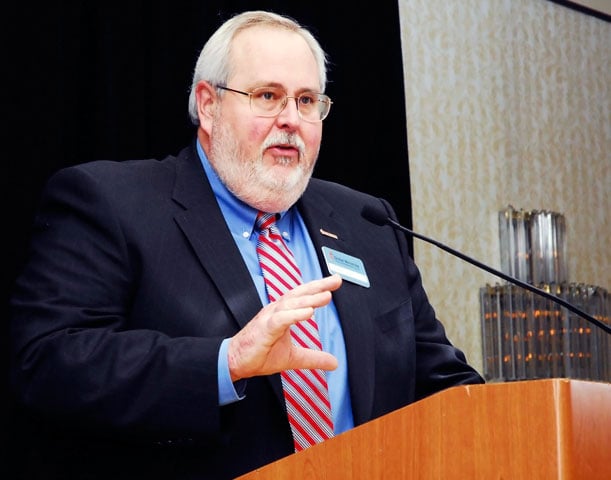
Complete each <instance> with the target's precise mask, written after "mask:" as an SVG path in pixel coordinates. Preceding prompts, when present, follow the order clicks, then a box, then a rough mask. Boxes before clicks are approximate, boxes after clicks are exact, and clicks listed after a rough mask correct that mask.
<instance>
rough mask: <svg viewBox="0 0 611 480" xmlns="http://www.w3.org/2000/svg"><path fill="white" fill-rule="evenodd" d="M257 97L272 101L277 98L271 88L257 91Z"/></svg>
mask: <svg viewBox="0 0 611 480" xmlns="http://www.w3.org/2000/svg"><path fill="white" fill-rule="evenodd" d="M257 97H259V98H260V99H261V100H271V101H274V100H277V99H278V94H277V93H276V92H274V91H273V90H263V91H261V92H257Z"/></svg>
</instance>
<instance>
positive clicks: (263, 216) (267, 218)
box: [256, 212, 276, 232]
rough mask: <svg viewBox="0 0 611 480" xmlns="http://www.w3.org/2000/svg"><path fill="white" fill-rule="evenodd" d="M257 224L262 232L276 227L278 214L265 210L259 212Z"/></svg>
mask: <svg viewBox="0 0 611 480" xmlns="http://www.w3.org/2000/svg"><path fill="white" fill-rule="evenodd" d="M256 226H257V229H258V230H259V231H260V232H264V231H265V230H270V229H272V228H274V227H275V226H276V214H275V213H265V212H259V213H257V220H256Z"/></svg>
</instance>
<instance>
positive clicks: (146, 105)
mask: <svg viewBox="0 0 611 480" xmlns="http://www.w3.org/2000/svg"><path fill="white" fill-rule="evenodd" d="M397 3H398V2H397V1H396V0H395V1H381V2H380V1H378V2H370V1H353V2H348V3H346V2H332V1H324V2H322V1H310V2H286V1H271V0H270V1H247V0H244V1H238V0H225V1H207V0H206V1H203V0H190V1H180V0H174V1H168V0H158V1H144V0H140V1H129V0H124V1H121V2H118V1H114V0H109V1H103V2H102V1H99V2H95V1H80V0H78V1H49V2H27V1H22V2H20V3H17V4H13V5H12V6H11V7H10V8H8V7H7V11H5V14H4V23H5V26H4V28H3V34H4V35H5V36H6V38H5V41H4V42H3V44H4V48H5V50H6V52H5V53H6V55H5V58H7V59H8V63H7V65H8V68H7V69H6V70H5V72H4V75H5V79H4V80H5V82H8V85H7V86H5V88H3V96H4V97H5V101H4V102H3V104H4V105H5V109H4V111H5V118H4V121H5V125H7V127H5V133H8V135H7V138H6V142H5V144H6V145H8V149H5V152H7V157H6V158H5V159H4V168H5V174H4V176H3V178H4V183H5V185H4V189H3V190H4V192H5V195H6V197H5V205H7V207H6V209H5V212H7V213H6V214H5V215H6V217H5V218H7V219H8V220H9V221H8V222H5V228H4V232H5V233H4V239H5V245H6V244H7V243H8V247H7V248H6V250H5V251H6V252H7V260H8V261H7V262H6V264H5V265H6V267H5V268H4V273H5V293H6V298H8V295H9V292H10V288H11V285H12V283H13V281H14V278H15V276H16V274H17V272H18V271H19V269H20V268H21V266H22V264H23V261H24V259H25V256H26V252H27V241H28V238H29V231H30V224H31V222H32V217H33V214H34V209H35V207H36V203H37V200H38V195H39V193H40V189H41V188H42V185H43V184H44V182H45V181H46V179H47V178H48V177H49V175H50V174H51V173H53V172H54V171H56V170H57V169H59V168H61V167H63V166H67V165H72V164H75V163H80V162H84V161H88V160H94V159H101V158H110V159H119V160H122V159H128V158H144V157H162V156H165V155H167V154H170V153H176V152H178V151H179V150H180V149H181V148H182V147H183V146H184V145H186V144H187V142H189V141H190V140H191V139H192V137H193V135H194V132H195V130H194V127H193V126H192V125H191V123H190V121H189V119H188V115H187V98H188V92H189V87H190V84H191V75H192V71H193V68H194V65H195V61H196V59H197V56H198V54H199V51H200V49H201V47H202V45H203V43H204V42H205V40H206V39H207V38H208V36H209V35H210V34H211V33H212V31H213V30H214V29H216V28H217V27H218V26H219V25H220V24H221V22H222V21H224V20H226V19H227V18H229V16H231V15H232V14H233V13H237V12H240V11H243V10H251V9H259V8H260V9H269V10H273V11H275V12H278V13H283V14H288V15H291V16H293V17H294V18H296V19H297V20H298V21H300V22H301V23H302V24H304V25H305V26H308V27H309V28H310V29H311V30H312V31H313V33H314V34H315V36H316V37H317V38H318V39H319V40H320V42H321V44H322V45H323V47H324V48H325V50H326V51H327V53H328V54H329V58H330V61H331V63H330V69H329V75H328V77H329V80H330V82H329V85H328V88H327V93H328V94H329V95H330V96H331V97H332V99H333V101H334V105H333V108H332V110H331V114H330V116H329V117H328V118H327V120H325V125H324V129H323V145H322V148H321V153H320V157H319V162H318V164H317V167H316V172H315V175H316V176H318V177H322V178H326V179H329V180H336V181H339V182H341V183H344V184H347V185H350V186H352V187H355V188H357V189H360V190H363V191H366V192H369V193H372V194H374V195H378V196H383V197H385V198H387V199H388V200H390V201H391V202H392V204H393V205H394V207H395V208H396V210H397V213H398V215H399V219H400V221H401V222H402V223H404V224H405V225H407V226H411V209H410V190H409V171H408V161H407V134H406V122H405V104H404V102H405V99H404V90H403V70H402V58H401V40H400V25H399V12H398V4H397ZM372 228H376V227H372ZM4 317H5V319H6V317H7V315H6V314H5V315H4ZM6 324H7V322H6V321H5V322H3V330H2V332H1V336H2V352H3V358H4V359H5V361H4V362H3V367H4V366H5V365H7V363H6V362H7V361H8V359H7V357H6V356H5V355H4V352H5V351H6V346H7V343H6V342H7V340H6V338H7V329H6ZM5 371H6V369H3V372H5ZM2 398H3V402H6V406H3V408H2V411H3V412H7V414H8V415H7V416H8V419H9V422H8V425H7V427H8V428H1V427H0V428H1V429H2V431H5V432H9V434H8V435H7V442H6V444H7V445H6V448H3V453H7V452H8V453H10V455H11V456H12V458H13V459H15V458H18V452H17V451H16V450H17V448H13V447H15V442H16V440H17V439H19V432H20V426H19V424H18V422H16V421H15V420H14V417H13V416H12V413H11V401H10V396H8V395H2ZM0 460H1V459H0ZM2 463H3V464H4V465H6V463H5V462H2ZM7 478H8V477H7ZM11 478H15V477H11Z"/></svg>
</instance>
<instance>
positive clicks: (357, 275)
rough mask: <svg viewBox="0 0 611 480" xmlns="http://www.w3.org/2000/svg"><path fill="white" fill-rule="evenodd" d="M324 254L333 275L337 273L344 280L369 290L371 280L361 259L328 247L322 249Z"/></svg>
mask: <svg viewBox="0 0 611 480" xmlns="http://www.w3.org/2000/svg"><path fill="white" fill-rule="evenodd" d="M322 254H323V255H324V257H325V262H326V263H327V268H328V269H329V272H330V273H331V274H334V273H337V274H338V275H339V276H340V277H342V278H343V279H344V280H347V281H349V282H352V283H356V284H357V285H361V286H363V287H366V288H369V278H367V272H365V265H363V262H362V260H361V259H359V258H356V257H353V256H351V255H347V254H345V253H342V252H338V251H337V250H333V249H331V248H328V247H322Z"/></svg>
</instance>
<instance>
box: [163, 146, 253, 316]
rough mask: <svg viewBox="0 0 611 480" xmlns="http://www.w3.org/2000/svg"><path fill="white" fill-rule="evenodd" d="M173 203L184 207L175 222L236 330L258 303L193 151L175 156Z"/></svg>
mask: <svg viewBox="0 0 611 480" xmlns="http://www.w3.org/2000/svg"><path fill="white" fill-rule="evenodd" d="M174 200H175V201H176V202H178V203H180V204H181V205H182V206H183V207H184V210H183V211H182V212H180V213H178V214H177V215H176V216H175V220H176V222H177V223H178V225H179V227H180V228H181V229H182V231H183V233H184V234H185V236H186V238H187V240H188V241H189V243H190V244H191V246H192V247H193V250H194V252H195V255H196V256H197V258H198V260H199V261H200V263H201V264H202V266H203V268H204V269H205V270H206V271H207V272H208V273H209V276H210V279H211V281H212V282H213V283H214V284H215V285H216V287H217V289H218V291H219V292H220V294H221V296H222V297H223V299H224V300H225V303H226V304H227V307H228V308H229V310H230V311H231V313H232V314H233V316H234V318H235V319H236V321H237V323H238V326H239V327H240V328H241V327H243V326H244V325H246V323H247V322H248V321H249V320H250V319H251V318H252V317H254V316H255V315H256V313H257V312H258V311H259V310H260V309H261V301H260V300H259V296H258V294H257V290H256V288H255V286H254V283H253V282H252V279H251V277H250V274H249V272H248V269H247V268H246V265H244V262H243V260H242V255H241V254H240V252H239V250H238V247H237V246H236V244H235V242H234V240H233V237H232V236H231V232H230V231H229V229H228V228H227V224H226V223H225V219H224V218H223V215H222V213H221V210H220V208H219V207H218V204H217V201H216V198H215V197H214V193H213V192H212V188H211V187H210V184H209V183H208V179H207V178H206V175H205V173H204V170H203V168H202V165H201V163H200V160H199V157H198V155H197V152H196V151H195V148H188V149H185V150H183V151H182V152H181V154H180V155H179V159H178V162H177V168H176V185H175V188H174Z"/></svg>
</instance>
